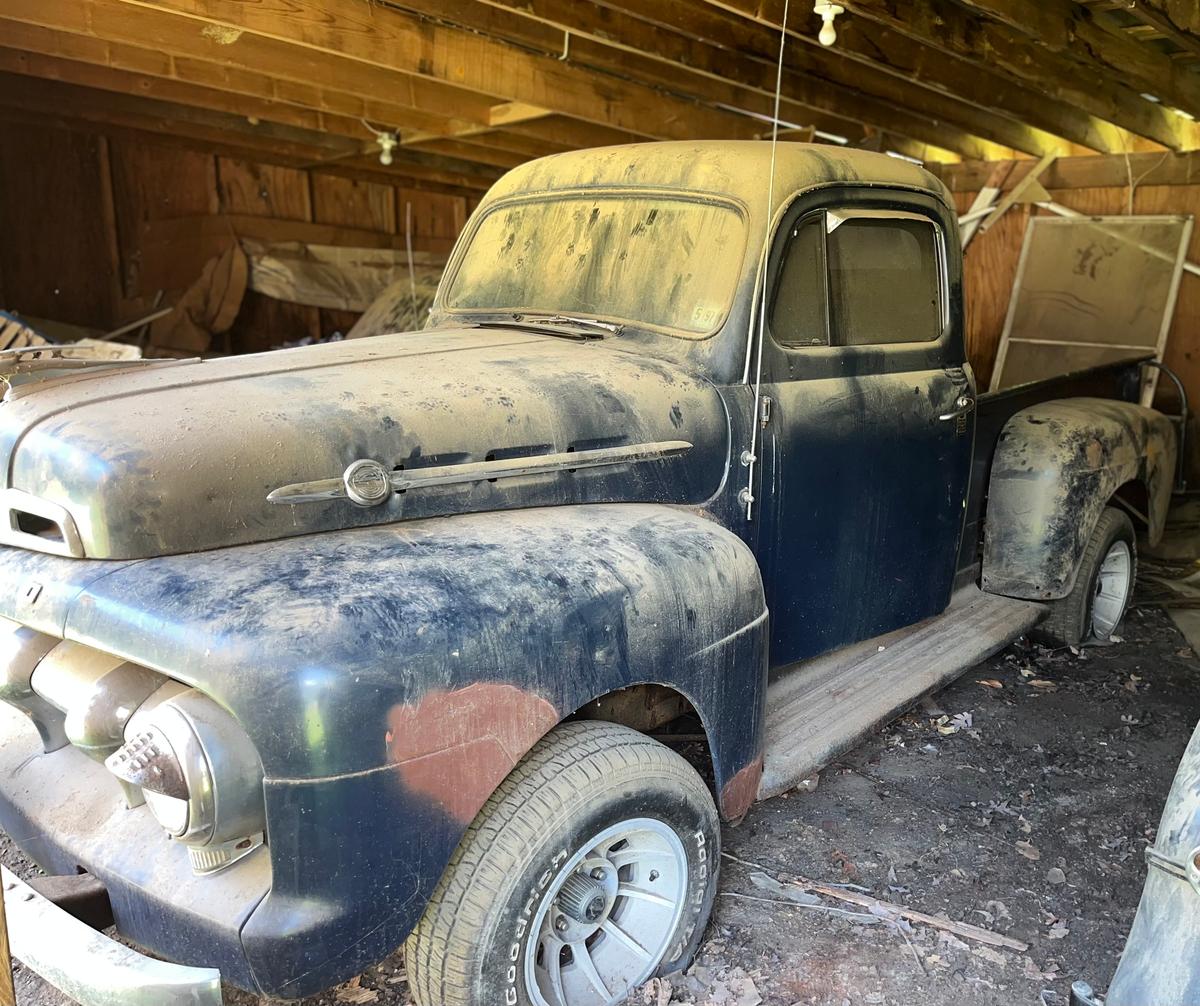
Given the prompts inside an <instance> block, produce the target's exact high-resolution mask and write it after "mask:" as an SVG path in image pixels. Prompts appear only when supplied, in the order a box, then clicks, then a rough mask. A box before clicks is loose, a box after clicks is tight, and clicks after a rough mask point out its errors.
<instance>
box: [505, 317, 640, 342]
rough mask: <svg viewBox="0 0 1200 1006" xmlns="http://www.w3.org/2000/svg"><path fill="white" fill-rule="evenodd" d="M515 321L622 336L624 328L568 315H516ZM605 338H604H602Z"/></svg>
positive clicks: (613, 323)
mask: <svg viewBox="0 0 1200 1006" xmlns="http://www.w3.org/2000/svg"><path fill="white" fill-rule="evenodd" d="M512 318H513V321H527V322H529V323H530V324H531V325H578V326H579V327H580V328H590V329H599V330H600V331H602V332H607V333H608V334H609V335H620V333H621V329H622V327H623V326H621V325H618V324H616V323H615V322H612V321H597V320H596V319H595V318H577V317H575V316H574V315H568V314H545V315H542V314H535V315H529V314H514V315H513V316H512ZM601 338H603V336H601Z"/></svg>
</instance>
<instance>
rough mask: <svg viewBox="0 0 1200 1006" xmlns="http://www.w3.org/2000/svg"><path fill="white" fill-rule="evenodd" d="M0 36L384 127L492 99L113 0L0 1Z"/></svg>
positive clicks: (466, 117)
mask: <svg viewBox="0 0 1200 1006" xmlns="http://www.w3.org/2000/svg"><path fill="white" fill-rule="evenodd" d="M0 36H2V41H3V42H4V44H6V45H8V46H10V47H13V48H21V49H27V50H29V51H31V52H38V53H41V54H42V55H47V56H57V57H62V58H66V59H76V60H80V61H84V62H91V63H96V64H98V65H102V66H110V67H112V68H114V69H121V70H133V71H136V72H139V73H146V74H153V75H157V76H164V77H168V78H171V79H175V80H179V81H182V82H184V83H190V84H197V85H202V86H205V87H211V88H214V89H216V90H223V91H228V92H230V93H232V94H241V95H244V96H246V97H254V98H261V99H265V100H268V101H278V102H282V103H284V104H292V105H296V106H298V107H302V108H309V109H314V110H316V111H319V112H327V113H333V114H340V115H348V116H352V117H355V118H367V119H370V120H372V121H375V122H380V123H383V124H386V125H388V126H389V127H393V128H410V129H421V130H427V131H429V132H435V133H438V134H449V133H453V132H455V131H457V130H459V129H462V128H465V127H467V126H470V125H474V124H478V123H485V122H487V121H488V115H489V114H490V111H491V108H492V106H493V104H494V102H491V101H487V100H484V99H481V98H479V97H478V96H476V95H472V94H470V93H468V92H465V91H460V90H459V89H458V88H447V87H445V86H444V85H441V84H439V83H437V82H431V81H422V80H420V79H417V78H412V77H401V76H399V75H396V74H391V73H387V72H383V71H379V70H377V69H376V68H374V67H363V66H361V65H355V64H347V65H342V64H343V63H344V62H345V61H340V60H337V59H336V58H334V57H330V56H327V55H324V54H321V53H312V52H304V51H293V49H292V47H290V46H288V45H286V44H281V43H279V42H276V41H274V40H271V39H263V38H259V37H255V36H247V37H241V38H239V39H237V44H236V47H234V46H231V45H228V44H222V43H220V42H218V41H216V40H215V39H212V38H208V37H206V36H204V35H202V34H201V33H200V32H197V31H196V26H195V24H194V23H192V22H188V21H186V20H184V19H181V18H178V17H175V16H174V15H169V14H166V15H164V14H160V13H158V12H155V11H146V10H138V9H137V8H133V7H128V6H126V5H124V4H120V3H116V2H115V0H5V3H4V5H3V8H2V9H0ZM430 85H432V87H431V86H430ZM383 95H386V99H385V98H383V97H381V96H383Z"/></svg>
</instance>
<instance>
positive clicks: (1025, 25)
mask: <svg viewBox="0 0 1200 1006" xmlns="http://www.w3.org/2000/svg"><path fill="white" fill-rule="evenodd" d="M963 2H964V3H965V4H966V6H968V7H969V8H970V9H971V10H974V11H976V12H978V13H980V14H983V15H986V16H987V17H989V18H994V19H995V20H997V21H999V22H1002V23H1003V24H1004V25H1006V26H1008V27H1009V28H1012V29H1013V30H1015V31H1017V32H1021V33H1023V34H1025V35H1027V36H1030V37H1032V38H1034V39H1035V40H1036V42H1037V44H1038V45H1040V46H1043V47H1044V48H1045V49H1047V50H1049V51H1050V52H1052V53H1056V54H1059V55H1062V56H1064V57H1066V58H1068V59H1073V60H1079V59H1080V58H1081V57H1082V58H1083V59H1085V60H1086V61H1088V62H1097V63H1099V64H1101V65H1102V66H1108V67H1111V68H1112V69H1114V70H1117V71H1119V72H1120V73H1121V74H1122V75H1124V76H1125V77H1126V78H1128V79H1130V80H1131V81H1133V82H1134V83H1135V86H1136V87H1138V88H1139V89H1142V90H1145V91H1148V92H1150V93H1151V94H1153V95H1154V96H1155V97H1156V98H1158V99H1159V100H1160V101H1162V102H1165V103H1167V104H1169V105H1172V106H1174V107H1175V108H1181V109H1183V110H1184V111H1186V112H1188V113H1190V114H1191V115H1194V116H1198V117H1200V76H1198V75H1197V74H1195V73H1192V72H1191V71H1189V70H1187V69H1186V68H1184V67H1180V66H1178V65H1176V64H1175V63H1173V62H1172V61H1171V59H1170V58H1169V57H1167V56H1166V55H1164V54H1163V53H1160V52H1157V51H1156V50H1154V49H1153V48H1151V47H1150V46H1147V45H1142V44H1141V43H1139V42H1138V41H1137V40H1136V39H1132V38H1130V37H1128V36H1127V35H1126V34H1125V33H1124V32H1123V31H1122V28H1121V24H1120V22H1119V21H1117V20H1116V19H1114V18H1112V17H1110V16H1108V15H1105V14H1100V13H1093V12H1092V11H1090V10H1089V9H1088V8H1086V7H1084V6H1082V5H1080V4H1077V3H1074V2H1072V0H963ZM1138 8H1141V9H1142V10H1143V11H1144V12H1148V8H1146V7H1145V5H1144V3H1138V4H1135V5H1134V9H1135V10H1136V9H1138ZM1163 20H1164V21H1165V20H1166V19H1165V18H1164V19H1163ZM1168 23H1169V22H1168Z"/></svg>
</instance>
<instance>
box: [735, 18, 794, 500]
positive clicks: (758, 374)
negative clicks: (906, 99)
mask: <svg viewBox="0 0 1200 1006" xmlns="http://www.w3.org/2000/svg"><path fill="white" fill-rule="evenodd" d="M790 3H791V0H783V22H782V23H781V24H780V26H779V62H778V64H777V66H776V67H775V110H774V113H773V114H772V116H771V120H772V121H771V170H770V172H769V175H768V179H767V218H766V224H765V226H764V228H763V231H764V233H763V248H762V297H761V299H760V301H759V305H758V307H759V311H758V333H757V340H758V347H757V353H756V357H757V359H756V361H755V365H754V409H753V412H752V413H751V419H750V422H751V426H750V450H749V451H748V452H747V462H746V468H747V476H746V488H745V490H744V491H743V493H742V495H741V498H742V501H743V502H744V503H745V505H746V520H748V521H749V520H753V519H754V502H755V500H754V469H755V467H756V465H757V464H758V430H759V426H760V425H761V423H760V420H759V414H758V410H759V408H760V403H761V399H762V358H763V339H764V337H765V335H766V328H767V267H768V266H769V265H770V263H771V256H770V247H771V224H772V222H773V218H774V216H775V154H776V151H777V150H778V148H779V105H780V98H781V96H782V94H783V52H784V48H785V47H786V46H787V22H788V7H789V5H790Z"/></svg>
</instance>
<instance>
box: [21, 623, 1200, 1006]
mask: <svg viewBox="0 0 1200 1006" xmlns="http://www.w3.org/2000/svg"><path fill="white" fill-rule="evenodd" d="M1121 631H1122V633H1123V635H1124V642H1122V643H1120V644H1117V645H1113V646H1108V647H1103V648H1100V647H1095V648H1087V649H1084V650H1083V651H1081V652H1079V653H1072V652H1070V651H1062V652H1056V653H1050V652H1048V651H1046V650H1042V649H1039V648H1030V647H1026V646H1023V645H1018V646H1016V647H1013V648H1010V649H1009V650H1007V651H1005V652H1004V653H1002V654H1000V655H998V656H997V657H994V658H993V659H992V660H990V661H988V662H987V663H985V664H982V665H980V666H979V667H977V668H975V669H974V670H972V671H971V672H969V673H967V674H966V675H965V676H964V677H963V678H962V679H961V680H960V681H959V682H958V683H957V684H955V685H954V686H952V687H951V688H949V689H947V690H946V691H944V692H942V693H940V694H939V695H938V696H936V697H935V699H934V700H933V702H932V703H927V705H926V706H925V707H922V708H919V709H917V710H916V711H914V712H913V713H911V714H909V715H907V716H905V717H904V718H902V719H901V720H899V721H898V722H896V723H894V724H893V725H892V726H890V727H889V728H887V729H886V730H885V731H883V732H882V733H881V734H879V735H877V736H875V737H873V738H872V739H870V740H869V741H868V742H866V743H865V744H863V745H861V746H860V747H859V748H858V749H856V750H855V751H853V752H852V753H851V754H850V755H848V756H846V757H845V758H843V759H842V760H841V761H840V762H839V763H837V764H836V765H834V766H831V767H830V768H829V769H828V770H827V771H825V772H824V773H822V775H821V777H820V781H819V785H818V786H817V788H816V790H815V791H814V792H810V793H800V792H797V793H793V794H791V795H789V796H786V797H781V798H779V799H775V800H771V801H769V802H767V803H765V804H761V805H759V806H758V807H756V808H754V810H753V811H751V813H750V815H749V816H748V817H747V819H746V820H745V821H744V822H743V823H742V824H741V825H740V826H739V827H736V828H728V829H726V832H725V839H724V840H725V852H726V853H727V856H726V858H725V859H724V865H723V875H722V880H721V894H720V897H719V898H718V903H717V910H716V913H715V916H714V919H713V923H712V926H711V928H710V930H709V934H708V938H707V941H706V943H705V944H704V946H703V948H702V950H701V953H700V956H699V958H698V960H697V963H696V965H695V966H694V967H693V969H692V970H691V972H690V973H689V974H688V975H687V976H684V977H681V978H675V979H673V980H672V982H671V983H670V985H667V984H661V983H660V984H658V985H656V986H655V987H653V988H648V989H646V990H644V992H643V993H642V994H641V995H640V996H639V997H638V998H639V999H641V1000H642V1001H644V1002H645V1003H650V1004H654V1006H664V1004H666V1003H696V1004H710V1003H711V1004H714V1006H715V1004H720V1006H755V1004H758V1003H764V1004H770V1006H776V1004H778V1006H793V1004H819V1006H826V1004H829V1006H843V1004H851V1006H858V1004H880V1006H882V1004H904V1006H911V1004H913V1003H922V1004H927V1006H951V1004H953V1006H961V1004H962V1003H964V1002H970V1003H980V1004H996V1006H1000V1004H1004V1006H1013V1004H1020V1003H1027V1004H1038V1003H1044V1004H1048V1006H1054V1004H1065V1003H1066V1002H1067V998H1068V990H1069V987H1070V983H1071V981H1072V980H1074V979H1078V978H1084V979H1087V980H1089V981H1091V982H1092V983H1093V984H1094V985H1096V987H1097V988H1098V989H1099V990H1103V988H1104V987H1105V986H1106V984H1107V982H1108V980H1109V978H1110V977H1111V975H1112V972H1113V969H1114V968H1115V966H1116V963H1117V958H1118V956H1119V954H1120V951H1121V946H1122V943H1123V941H1124V938H1125V934H1126V932H1127V930H1128V928H1129V925H1130V923H1131V921H1132V919H1133V913H1134V909H1135V908H1136V906H1137V901H1138V896H1139V894H1140V891H1141V885H1142V879H1143V876H1144V872H1145V865H1144V860H1143V850H1144V848H1145V847H1146V845H1147V844H1149V843H1150V842H1152V841H1153V839H1154V833H1155V828H1156V826H1157V823H1158V817H1159V814H1160V812H1161V809H1162V802H1163V800H1164V798H1165V796H1166V793H1167V790H1168V788H1169V786H1170V782H1171V778H1172V776H1173V775H1174V772H1175V767H1176V763H1177V761H1178V759H1179V757H1180V755H1181V754H1182V752H1183V749H1184V747H1185V745H1186V743H1187V741H1188V738H1189V736H1190V735H1191V731H1192V728H1193V726H1194V725H1195V724H1196V721H1197V719H1198V718H1200V660H1197V657H1196V655H1195V653H1193V651H1192V650H1191V649H1190V648H1189V647H1188V646H1187V643H1186V642H1185V640H1184V638H1183V636H1181V635H1180V634H1179V631H1178V630H1177V629H1176V628H1175V626H1174V624H1173V623H1172V622H1171V621H1170V620H1169V619H1168V618H1167V617H1166V616H1165V615H1164V614H1163V613H1162V611H1161V610H1160V609H1158V608H1156V607H1143V608H1136V609H1135V610H1133V611H1132V612H1131V614H1130V615H1129V616H1128V617H1127V618H1126V620H1125V623H1124V625H1123V627H1122V630H1121ZM930 705H935V706H936V707H940V710H939V709H933V708H930ZM940 713H944V714H945V718H944V719H943V718H942V716H941V715H940ZM730 857H736V858H730ZM0 860H3V861H4V862H5V863H7V864H9V865H10V866H12V865H14V864H15V865H16V867H17V868H18V869H20V870H21V871H22V872H28V870H29V864H28V863H27V862H25V861H24V860H22V858H21V857H20V856H19V854H17V853H16V851H15V850H14V849H13V847H12V846H11V844H9V843H7V840H6V839H4V837H3V836H2V835H0ZM797 876H802V877H805V878H809V879H811V880H814V881H824V882H826V883H834V884H843V885H853V886H851V887H847V888H845V890H849V891H854V890H856V889H861V890H863V891H865V892H868V893H869V894H871V895H873V896H874V897H876V898H878V899H883V900H886V901H888V902H891V903H893V904H895V905H900V906H905V907H907V908H911V909H917V910H919V911H921V912H925V913H928V914H930V915H934V916H942V917H945V918H947V919H951V920H959V921H962V922H965V923H970V924H971V925H974V926H980V927H983V928H984V929H988V930H991V931H993V932H994V933H997V934H1003V935H1005V936H1007V937H1009V938H1012V939H1015V940H1018V941H1021V942H1024V943H1028V945H1029V946H1028V950H1027V951H1026V952H1018V951H1015V950H1010V949H1004V948H998V947H994V946H989V945H987V944H986V943H982V942H977V941H975V940H964V939H960V938H959V937H957V936H954V935H952V934H949V933H946V932H944V931H942V930H940V929H938V928H935V927H933V926H928V925H920V924H917V923H911V924H910V923H906V922H904V921H903V920H899V919H897V918H896V917H895V916H893V915H889V914H888V913H882V914H879V913H877V914H871V913H869V912H867V911H866V910H865V909H863V908H860V907H856V906H854V905H852V904H847V903H844V902H839V901H837V900H833V899H830V898H828V897H822V898H820V899H813V898H805V896H804V895H803V894H801V893H799V889H797V888H794V887H792V886H790V885H789V884H788V882H789V881H790V880H792V879H793V878H795V877H797ZM781 883H782V884H783V886H782V887H781V886H780V884H781ZM797 896H799V897H800V898H801V899H802V900H808V901H814V900H815V901H816V902H817V903H816V904H799V903H796V902H793V901H792V900H791V899H793V898H795V897H797ZM403 975H404V972H403V961H402V960H401V959H400V958H399V956H397V957H395V958H393V959H390V960H388V961H386V962H385V963H384V964H382V965H380V966H379V967H378V968H375V969H372V970H371V971H370V972H368V973H367V974H365V975H363V976H362V977H361V978H360V979H357V980H356V981H355V982H352V983H350V984H349V985H348V986H343V987H341V988H340V989H337V990H333V991H331V992H329V993H327V994H326V995H324V996H322V997H320V998H319V999H312V1000H306V1001H305V1003H306V1004H307V1006H318V1004H320V1006H328V1004H334V1003H378V1004H381V1006H385V1004H386V1006H399V1004H405V1003H408V1002H409V998H408V990H407V986H406V985H405V982H404V977H403ZM17 989H18V992H17V999H18V1003H19V1004H20V1006H58V1004H59V1003H60V1002H62V997H61V995H59V994H57V993H55V992H54V991H53V990H51V989H49V988H47V987H46V986H45V985H44V984H42V983H41V982H39V981H38V980H37V979H36V978H34V977H33V976H31V975H29V974H28V973H26V972H22V971H21V970H20V969H19V968H18V975H17ZM634 1001H637V1000H636V999H635V1000H634ZM227 1002H229V1003H231V1004H233V1006H258V1004H261V1003H262V1002H264V1000H260V999H258V998H256V997H254V996H249V995H246V994H245V993H242V992H238V991H236V990H232V989H231V990H229V992H228V996H227Z"/></svg>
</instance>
